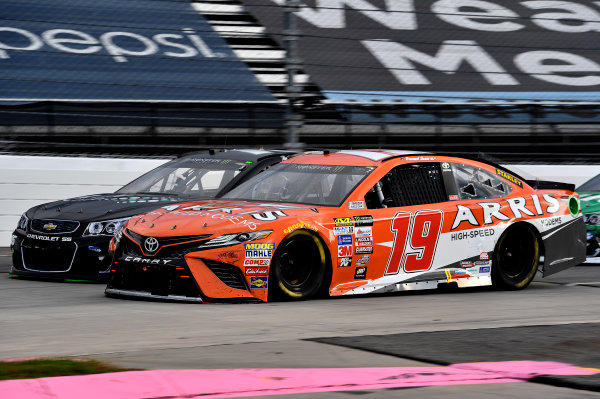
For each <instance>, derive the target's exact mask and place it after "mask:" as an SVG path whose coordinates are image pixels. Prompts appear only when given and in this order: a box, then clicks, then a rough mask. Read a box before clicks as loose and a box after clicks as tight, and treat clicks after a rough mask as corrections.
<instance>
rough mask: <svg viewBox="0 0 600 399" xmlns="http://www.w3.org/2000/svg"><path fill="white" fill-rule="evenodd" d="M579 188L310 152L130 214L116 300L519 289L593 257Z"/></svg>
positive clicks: (113, 290)
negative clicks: (197, 196)
mask: <svg viewBox="0 0 600 399" xmlns="http://www.w3.org/2000/svg"><path fill="white" fill-rule="evenodd" d="M573 190H574V187H573V186H572V185H569V184H565V183H557V182H546V181H527V180H525V179H523V178H521V177H520V176H518V175H517V174H515V173H513V172H511V171H509V170H507V169H505V168H503V167H502V166H499V165H496V164H493V163H489V162H486V161H480V160H471V159H466V158H458V157H448V156H440V155H436V154H421V153H413V152H409V151H393V150H350V151H339V152H323V153H320V152H319V153H306V154H302V155H299V156H296V157H294V158H292V159H289V160H286V161H284V162H282V163H280V164H278V165H275V166H273V167H272V168H271V169H269V170H268V171H266V172H263V173H262V174H260V175H258V176H255V177H254V178H252V179H250V180H249V181H247V182H245V183H244V184H243V185H241V186H240V187H238V188H236V189H234V190H232V191H231V192H230V193H228V194H226V195H225V196H224V197H223V199H219V200H210V201H199V202H187V203H180V204H175V205H168V206H165V207H163V208H160V209H156V210H154V211H152V212H149V213H146V214H143V215H138V216H136V217H133V218H131V220H130V221H129V222H128V224H127V225H126V226H125V227H124V229H123V230H122V232H121V233H120V234H118V235H117V236H116V237H115V239H114V240H113V243H112V251H113V254H114V255H113V263H112V267H111V278H110V281H109V284H108V287H107V289H106V295H108V296H113V297H138V298H145V299H159V300H174V301H187V302H263V301H268V300H299V299H307V298H311V297H315V296H328V295H329V296H339V295H353V294H369V293H382V292H393V291H402V290H417V289H432V288H437V287H439V286H440V285H446V284H452V285H456V286H458V287H472V286H485V285H493V286H495V287H496V288H498V289H522V288H525V287H526V286H527V285H528V284H529V283H530V282H531V281H532V280H533V278H534V276H535V274H536V272H538V271H539V272H541V273H542V274H543V275H544V276H547V275H550V274H553V273H556V272H559V271H561V270H563V269H566V268H568V267H572V266H574V265H577V264H579V263H580V262H582V261H583V260H584V259H585V225H584V222H583V219H582V215H581V211H580V209H579V199H578V196H577V194H576V193H575V192H574V191H573ZM542 256H543V264H542V263H540V258H541V257H542Z"/></svg>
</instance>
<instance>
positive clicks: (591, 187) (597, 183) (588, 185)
mask: <svg viewBox="0 0 600 399" xmlns="http://www.w3.org/2000/svg"><path fill="white" fill-rule="evenodd" d="M577 191H600V175H598V176H596V177H594V178H593V179H591V180H588V181H587V182H585V183H583V184H582V185H581V186H580V187H579V188H578V189H577Z"/></svg>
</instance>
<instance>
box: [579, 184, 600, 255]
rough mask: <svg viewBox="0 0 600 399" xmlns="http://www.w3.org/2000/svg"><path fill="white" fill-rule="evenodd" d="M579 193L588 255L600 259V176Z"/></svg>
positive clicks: (583, 185)
mask: <svg viewBox="0 0 600 399" xmlns="http://www.w3.org/2000/svg"><path fill="white" fill-rule="evenodd" d="M577 191H578V192H579V195H580V196H581V210H582V211H583V220H584V221H585V224H586V225H587V255H588V256H589V257H600V175H597V176H595V177H593V178H591V179H590V180H588V181H587V182H585V183H584V184H582V185H581V186H580V187H579V188H578V189H577ZM590 261H591V259H590Z"/></svg>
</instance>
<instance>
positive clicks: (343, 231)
mask: <svg viewBox="0 0 600 399" xmlns="http://www.w3.org/2000/svg"><path fill="white" fill-rule="evenodd" d="M333 234H335V235H336V236H339V235H342V234H354V227H334V228H333Z"/></svg>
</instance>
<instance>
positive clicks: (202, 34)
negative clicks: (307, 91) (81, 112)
mask: <svg viewBox="0 0 600 399" xmlns="http://www.w3.org/2000/svg"><path fill="white" fill-rule="evenodd" d="M0 87H1V88H2V90H0V101H41V100H57V101H70V100H75V101H77V100H91V101H148V100H150V101H152V100H154V101H176V102H214V101H240V102H265V101H268V102H270V101H275V99H274V98H273V97H272V95H271V94H270V92H269V90H268V89H267V88H265V87H264V86H263V85H262V84H260V83H259V82H258V81H257V79H256V77H255V76H254V75H253V73H252V72H251V71H250V70H249V69H248V68H247V66H246V64H244V63H243V62H242V61H240V60H239V59H238V58H237V57H236V55H235V54H234V52H233V51H232V50H231V49H230V48H229V46H228V45H227V43H226V42H225V40H224V39H223V38H221V37H220V36H219V35H218V33H216V32H215V31H214V30H213V28H212V26H211V25H210V24H209V23H208V22H207V21H206V19H205V18H204V17H203V16H202V15H201V14H200V13H199V12H197V11H195V10H194V8H193V4H192V3H190V2H186V1H151V0H119V1H116V0H103V1H89V0H53V1H43V0H4V1H3V2H2V20H0Z"/></svg>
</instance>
